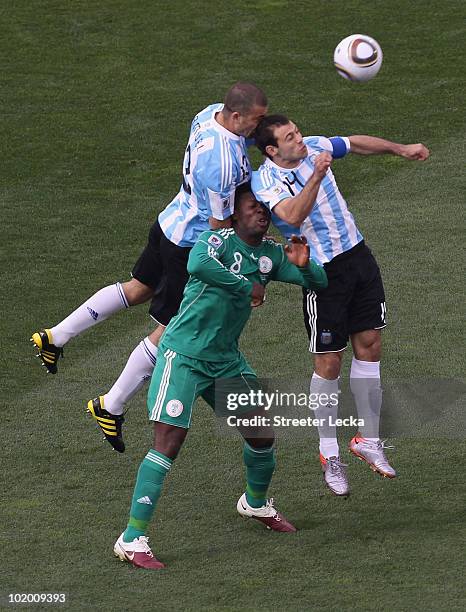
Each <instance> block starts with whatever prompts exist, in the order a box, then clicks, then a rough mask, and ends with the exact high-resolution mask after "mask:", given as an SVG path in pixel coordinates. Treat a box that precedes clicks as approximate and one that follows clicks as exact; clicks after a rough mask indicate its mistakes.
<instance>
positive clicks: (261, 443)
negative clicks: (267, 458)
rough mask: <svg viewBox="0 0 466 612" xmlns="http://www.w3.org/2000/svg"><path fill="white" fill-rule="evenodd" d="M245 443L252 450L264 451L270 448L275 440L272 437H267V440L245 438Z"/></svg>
mask: <svg viewBox="0 0 466 612" xmlns="http://www.w3.org/2000/svg"><path fill="white" fill-rule="evenodd" d="M245 441H246V442H247V443H248V444H249V446H251V447H252V448H261V449H266V448H272V446H273V445H274V442H275V438H274V437H273V436H272V437H267V438H245Z"/></svg>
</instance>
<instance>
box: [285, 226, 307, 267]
mask: <svg viewBox="0 0 466 612" xmlns="http://www.w3.org/2000/svg"><path fill="white" fill-rule="evenodd" d="M290 243H291V244H290ZM290 243H288V244H287V245H286V246H285V253H286V256H287V257H288V261H289V262H290V263H292V264H294V265H295V266H300V267H301V268H304V266H307V264H308V261H309V255H310V250H309V246H308V244H307V240H306V238H305V237H304V236H295V235H294V234H293V235H292V236H291V240H290Z"/></svg>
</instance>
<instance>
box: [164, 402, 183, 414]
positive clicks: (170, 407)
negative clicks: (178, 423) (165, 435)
mask: <svg viewBox="0 0 466 612" xmlns="http://www.w3.org/2000/svg"><path fill="white" fill-rule="evenodd" d="M183 410H184V406H183V404H182V402H180V400H176V399H175V400H170V401H169V402H168V403H167V407H166V411H167V414H168V416H171V417H173V418H176V417H179V416H180V414H181V413H182V412H183Z"/></svg>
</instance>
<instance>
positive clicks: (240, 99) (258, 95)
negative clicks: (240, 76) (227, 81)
mask: <svg viewBox="0 0 466 612" xmlns="http://www.w3.org/2000/svg"><path fill="white" fill-rule="evenodd" d="M267 104H268V102H267V96H266V95H265V93H264V92H263V91H262V89H261V88H260V87H258V86H257V85H254V83H247V82H245V81H238V83H235V84H234V85H232V86H231V87H230V89H229V90H228V91H227V93H226V95H225V100H224V105H225V110H226V112H227V113H233V112H237V113H240V114H241V115H247V114H248V113H250V112H251V111H252V109H253V108H254V107H256V106H258V107H263V108H265V107H267Z"/></svg>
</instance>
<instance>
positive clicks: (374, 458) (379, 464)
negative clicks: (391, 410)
mask: <svg viewBox="0 0 466 612" xmlns="http://www.w3.org/2000/svg"><path fill="white" fill-rule="evenodd" d="M385 448H394V447H393V446H386V445H385V441H384V440H383V441H382V440H378V441H377V442H372V441H371V440H366V438H362V437H361V436H360V435H359V434H356V435H355V436H354V438H353V439H352V440H351V442H350V443H349V450H350V452H352V453H353V455H356V457H358V458H359V459H361V461H365V462H366V463H368V464H369V466H370V468H371V470H373V471H374V472H378V473H379V474H382V476H384V477H385V478H395V477H396V471H395V470H394V469H393V468H392V466H391V465H390V464H389V463H388V460H387V458H386V457H385V453H384V449H385Z"/></svg>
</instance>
